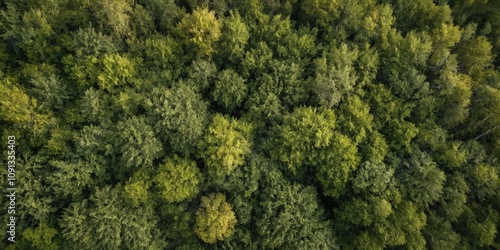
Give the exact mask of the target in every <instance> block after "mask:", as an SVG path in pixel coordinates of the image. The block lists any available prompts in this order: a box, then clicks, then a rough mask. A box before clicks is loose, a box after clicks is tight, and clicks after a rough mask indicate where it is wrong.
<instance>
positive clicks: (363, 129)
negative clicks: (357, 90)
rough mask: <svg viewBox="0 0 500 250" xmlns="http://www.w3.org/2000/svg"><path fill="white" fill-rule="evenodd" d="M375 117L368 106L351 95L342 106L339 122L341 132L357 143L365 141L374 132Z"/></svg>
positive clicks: (357, 97)
mask: <svg viewBox="0 0 500 250" xmlns="http://www.w3.org/2000/svg"><path fill="white" fill-rule="evenodd" d="M372 121H373V116H372V114H370V107H369V106H368V104H366V103H364V102H363V101H361V98H360V97H359V96H357V95H350V96H348V97H347V98H346V100H345V102H343V103H342V104H341V105H340V112H339V121H338V123H339V124H340V127H341V131H342V132H343V133H344V134H345V135H348V136H349V138H352V139H353V140H354V141H355V142H356V143H360V142H361V141H362V140H364V139H365V138H366V136H367V134H368V133H370V132H372V128H373V125H372Z"/></svg>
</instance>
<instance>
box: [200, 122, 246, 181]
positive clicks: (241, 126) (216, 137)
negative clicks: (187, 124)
mask: <svg viewBox="0 0 500 250" xmlns="http://www.w3.org/2000/svg"><path fill="white" fill-rule="evenodd" d="M251 133H252V125H251V124H249V123H246V122H243V121H239V120H237V119H234V118H230V117H226V116H223V115H221V114H218V113H217V114H215V116H214V117H213V119H212V123H211V124H210V126H209V127H208V131H207V133H206V134H205V137H204V140H203V141H202V142H201V143H200V144H199V147H200V149H201V151H202V153H201V156H202V158H203V161H204V162H205V164H206V165H207V167H208V171H209V173H211V174H212V175H214V176H225V175H227V174H230V173H231V172H233V171H234V169H236V168H237V167H239V166H241V165H242V164H243V163H244V162H245V159H246V157H247V156H248V155H249V153H250V149H251V146H252V141H251Z"/></svg>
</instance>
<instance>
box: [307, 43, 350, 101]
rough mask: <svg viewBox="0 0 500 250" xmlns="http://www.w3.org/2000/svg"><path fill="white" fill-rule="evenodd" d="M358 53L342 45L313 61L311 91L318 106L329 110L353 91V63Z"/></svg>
mask: <svg viewBox="0 0 500 250" xmlns="http://www.w3.org/2000/svg"><path fill="white" fill-rule="evenodd" d="M358 53H359V52H358V50H357V48H356V47H354V48H353V49H350V48H349V47H348V45H347V44H345V43H343V44H342V45H340V46H339V48H335V47H333V48H332V49H331V54H329V55H328V56H327V55H326V53H325V54H324V55H323V56H322V57H320V58H318V59H316V60H315V61H314V65H315V69H316V70H315V79H314V82H313V86H312V90H313V92H314V93H315V94H316V96H317V99H318V104H320V105H322V106H325V107H327V108H331V107H333V106H335V105H337V104H338V103H339V102H340V100H341V99H342V98H343V97H344V96H347V95H348V94H349V93H350V92H351V91H352V90H353V89H354V86H355V85H356V80H357V79H358V76H357V73H356V72H355V71H354V68H353V63H354V61H355V60H356V59H357V57H358ZM339 58H342V59H341V60H339Z"/></svg>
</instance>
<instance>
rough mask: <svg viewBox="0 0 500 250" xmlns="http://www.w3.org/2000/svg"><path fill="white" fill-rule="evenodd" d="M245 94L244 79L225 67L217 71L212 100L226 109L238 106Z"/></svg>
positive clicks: (229, 109) (231, 109) (233, 108)
mask: <svg viewBox="0 0 500 250" xmlns="http://www.w3.org/2000/svg"><path fill="white" fill-rule="evenodd" d="M246 95H247V85H246V84H245V80H244V79H243V78H241V77H240V76H239V75H238V73H236V72H235V71H234V70H232V69H225V70H223V71H221V72H220V73H219V76H218V77H217V80H216V81H215V84H214V90H213V92H212V96H213V99H214V101H216V102H217V103H219V104H220V105H222V106H223V107H224V108H226V110H228V111H233V110H235V109H236V108H238V107H239V106H240V105H241V103H242V102H243V100H244V99H245V97H246Z"/></svg>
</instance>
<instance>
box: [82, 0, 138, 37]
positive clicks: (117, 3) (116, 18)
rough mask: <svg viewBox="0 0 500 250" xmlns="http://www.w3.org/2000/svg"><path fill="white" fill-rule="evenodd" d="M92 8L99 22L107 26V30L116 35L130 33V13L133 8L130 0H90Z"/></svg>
mask: <svg viewBox="0 0 500 250" xmlns="http://www.w3.org/2000/svg"><path fill="white" fill-rule="evenodd" d="M90 8H91V9H92V12H93V13H94V15H95V18H96V19H97V22H98V24H100V25H102V26H105V27H106V29H107V31H108V32H110V33H111V34H113V35H116V36H126V35H129V33H130V26H129V21H130V15H129V12H130V11H131V10H132V6H131V5H130V1H128V0H104V1H97V0H92V1H90Z"/></svg>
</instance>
